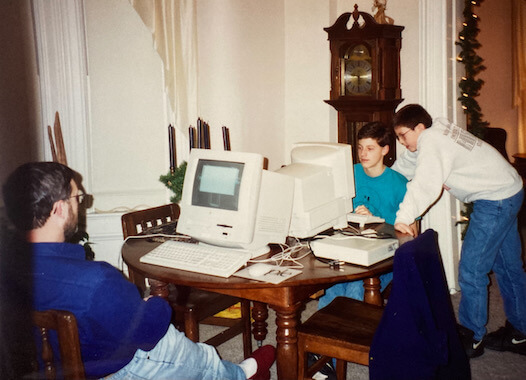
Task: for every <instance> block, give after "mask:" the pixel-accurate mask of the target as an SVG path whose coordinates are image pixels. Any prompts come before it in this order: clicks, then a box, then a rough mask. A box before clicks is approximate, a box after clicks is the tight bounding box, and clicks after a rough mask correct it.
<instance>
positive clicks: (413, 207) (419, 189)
mask: <svg viewBox="0 0 526 380" xmlns="http://www.w3.org/2000/svg"><path fill="white" fill-rule="evenodd" d="M392 168H393V169H394V170H396V171H398V172H399V173H401V174H403V175H404V176H405V177H407V179H409V180H410V182H409V183H408V184H407V192H406V194H405V197H404V200H403V201H402V203H401V204H400V209H399V210H398V212H397V214H396V223H404V224H408V225H409V224H411V223H413V221H414V220H415V219H416V218H417V217H418V216H420V215H422V214H423V213H424V212H425V211H426V210H427V209H428V208H429V206H431V205H432V204H433V203H434V202H435V201H436V200H437V199H438V197H439V196H440V194H441V192H442V188H443V187H444V188H445V189H446V190H448V191H449V192H450V193H451V194H452V195H454V196H455V197H456V198H457V199H459V200H460V201H462V202H466V203H469V202H473V201H476V200H480V199H485V200H492V201H495V200H500V199H506V198H509V197H511V196H512V195H515V194H516V193H517V192H518V191H519V190H521V189H522V179H521V177H520V176H519V174H518V173H517V171H516V170H515V169H514V168H513V166H511V164H510V163H509V162H508V161H507V160H506V159H505V158H504V157H502V155H501V154H500V153H499V152H498V151H497V150H496V149H495V148H493V147H492V146H491V145H489V144H488V143H486V142H484V141H482V140H480V139H479V138H477V137H475V136H474V135H472V134H471V133H469V132H467V131H465V130H463V129H462V128H459V127H458V126H456V125H455V124H452V123H450V122H449V121H448V120H447V119H444V118H438V119H435V120H434V121H433V125H432V126H431V127H430V128H427V129H426V130H424V131H422V133H421V134H420V136H418V141H417V150H416V151H415V152H410V151H409V150H406V151H404V152H403V153H402V154H401V155H400V157H399V158H398V159H397V160H396V162H395V163H394V164H393V167H392Z"/></svg>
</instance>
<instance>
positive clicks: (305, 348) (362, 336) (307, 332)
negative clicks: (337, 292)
mask: <svg viewBox="0 0 526 380" xmlns="http://www.w3.org/2000/svg"><path fill="white" fill-rule="evenodd" d="M382 313H383V307H381V306H376V305H371V304H367V303H364V302H361V301H356V300H354V299H351V298H345V297H336V298H335V299H334V300H333V301H332V302H331V303H330V304H329V305H327V306H326V307H324V308H323V309H320V310H318V311H317V312H316V313H314V314H313V315H312V316H311V317H310V318H309V319H308V320H307V321H305V322H304V323H303V324H302V325H301V326H299V328H298V364H299V368H298V379H301V380H306V379H311V378H312V376H314V374H315V373H316V372H318V371H319V370H320V369H321V368H322V367H323V366H324V365H325V363H327V362H328V361H329V360H332V358H336V376H337V378H338V380H342V379H345V377H346V373H347V362H348V361H349V362H354V363H358V364H362V365H369V348H370V346H371V342H372V340H373V336H374V332H375V331H376V328H377V327H378V324H379V323H380V318H381V317H382ZM308 352H311V353H316V354H319V355H321V357H320V358H319V359H318V360H317V361H316V362H315V363H313V364H312V365H311V366H310V367H309V368H308V366H307V353H308Z"/></svg>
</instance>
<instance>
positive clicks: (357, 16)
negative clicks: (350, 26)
mask: <svg viewBox="0 0 526 380" xmlns="http://www.w3.org/2000/svg"><path fill="white" fill-rule="evenodd" d="M352 17H353V18H354V22H358V19H359V18H360V12H359V11H358V4H354V11H353V13H352Z"/></svg>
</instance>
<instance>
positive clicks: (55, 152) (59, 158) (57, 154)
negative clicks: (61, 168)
mask: <svg viewBox="0 0 526 380" xmlns="http://www.w3.org/2000/svg"><path fill="white" fill-rule="evenodd" d="M47 134H48V137H49V144H50V145H51V156H52V157H53V161H54V162H58V163H60V164H63V165H66V166H67V165H68V159H67V157H66V148H65V147H64V139H63V137H62V127H61V126H60V117H59V114H58V111H57V112H56V113H55V124H54V125H53V130H51V125H48V126H47ZM53 135H54V137H55V138H54V139H53Z"/></svg>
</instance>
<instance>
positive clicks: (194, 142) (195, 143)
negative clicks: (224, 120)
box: [188, 118, 230, 150]
mask: <svg viewBox="0 0 526 380" xmlns="http://www.w3.org/2000/svg"><path fill="white" fill-rule="evenodd" d="M222 133H223V149H224V150H230V132H229V130H228V128H227V127H225V126H223V127H222ZM188 136H189V142H190V150H192V149H193V148H200V149H210V125H208V123H207V122H205V121H203V120H202V119H201V118H198V119H197V127H192V126H190V127H189V130H188Z"/></svg>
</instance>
